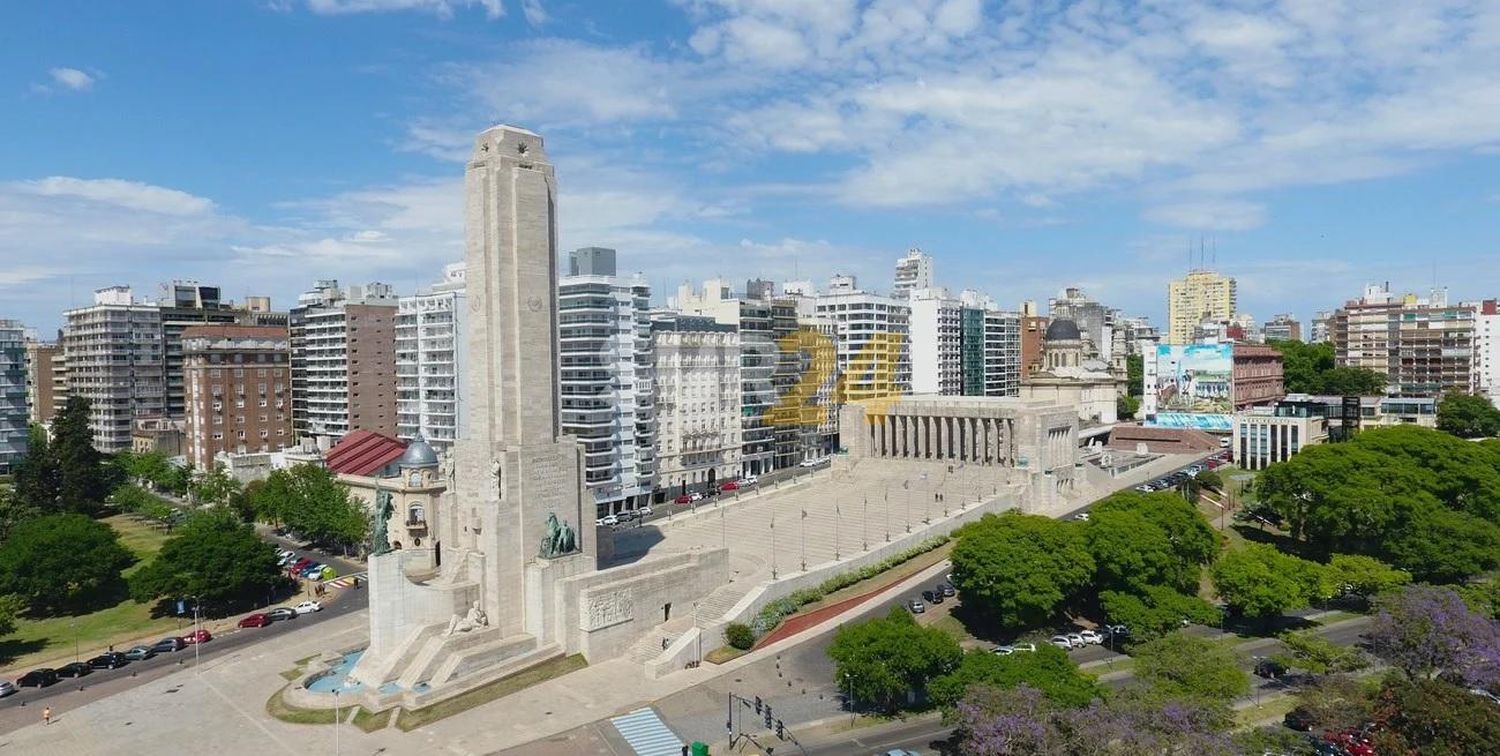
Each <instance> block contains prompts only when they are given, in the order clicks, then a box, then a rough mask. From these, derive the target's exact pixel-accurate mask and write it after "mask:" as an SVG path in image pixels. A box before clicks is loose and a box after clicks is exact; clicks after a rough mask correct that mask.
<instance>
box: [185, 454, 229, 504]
mask: <svg viewBox="0 0 1500 756" xmlns="http://www.w3.org/2000/svg"><path fill="white" fill-rule="evenodd" d="M240 489H241V486H240V482H239V481H238V480H236V479H235V478H234V476H232V475H230V474H229V470H228V469H227V468H225V467H224V466H223V465H220V464H215V465H214V467H213V469H212V470H208V471H206V472H202V473H200V474H199V475H198V477H197V478H196V479H194V480H193V482H192V483H191V484H190V485H189V489H188V490H189V491H191V492H192V495H193V498H195V499H197V500H198V501H204V502H208V503H209V504H227V503H229V499H230V497H232V496H234V495H235V494H237V493H239V492H240Z"/></svg>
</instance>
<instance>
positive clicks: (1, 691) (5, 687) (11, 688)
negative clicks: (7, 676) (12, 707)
mask: <svg viewBox="0 0 1500 756" xmlns="http://www.w3.org/2000/svg"><path fill="white" fill-rule="evenodd" d="M19 690H20V688H17V687H16V684H15V683H13V682H11V681H9V680H0V698H4V697H6V696H8V695H11V694H13V693H16V692H17V691H19Z"/></svg>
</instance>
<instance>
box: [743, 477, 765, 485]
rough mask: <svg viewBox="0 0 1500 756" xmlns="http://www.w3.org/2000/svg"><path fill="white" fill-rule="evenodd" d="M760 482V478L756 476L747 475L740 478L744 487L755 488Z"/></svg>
mask: <svg viewBox="0 0 1500 756" xmlns="http://www.w3.org/2000/svg"><path fill="white" fill-rule="evenodd" d="M759 482H760V478H757V477H755V476H754V475H746V476H745V477H743V478H740V485H742V486H753V485H755V484H756V483H759Z"/></svg>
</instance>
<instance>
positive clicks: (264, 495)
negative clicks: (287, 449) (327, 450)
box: [250, 464, 370, 548]
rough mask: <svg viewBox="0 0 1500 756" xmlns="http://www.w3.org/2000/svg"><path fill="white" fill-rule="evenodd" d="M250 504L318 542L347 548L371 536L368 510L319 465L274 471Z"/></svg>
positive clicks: (258, 513)
mask: <svg viewBox="0 0 1500 756" xmlns="http://www.w3.org/2000/svg"><path fill="white" fill-rule="evenodd" d="M250 508H251V509H253V510H254V512H255V513H256V516H257V517H258V518H259V519H260V520H262V521H264V522H274V523H280V524H282V525H284V526H285V527H286V528H288V529H289V530H291V531H293V532H295V533H298V534H300V535H301V536H302V537H304V538H307V539H309V540H312V541H316V542H318V543H325V544H330V545H337V546H343V547H345V548H348V547H351V546H357V545H359V544H362V543H364V542H365V541H366V539H368V538H369V536H370V513H369V511H368V510H366V509H365V507H364V505H363V504H361V503H360V502H359V501H358V500H357V499H355V498H354V497H353V496H351V495H350V493H349V489H348V488H347V487H345V486H344V484H342V483H340V482H338V480H336V479H335V478H334V477H333V474H332V473H330V472H328V470H326V469H324V468H322V467H318V466H317V465H307V464H303V465H296V466H294V467H292V468H291V469H289V470H274V471H272V472H271V474H270V475H269V476H268V477H267V478H266V481H265V484H264V485H262V486H260V487H258V489H257V490H256V491H255V492H254V498H253V499H252V500H251V502H250Z"/></svg>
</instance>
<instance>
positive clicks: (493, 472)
mask: <svg viewBox="0 0 1500 756" xmlns="http://www.w3.org/2000/svg"><path fill="white" fill-rule="evenodd" d="M504 483H505V481H504V480H502V478H501V471H500V460H498V459H497V460H493V461H491V462H490V485H492V486H494V487H495V497H496V498H499V499H503V498H505V485H504Z"/></svg>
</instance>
